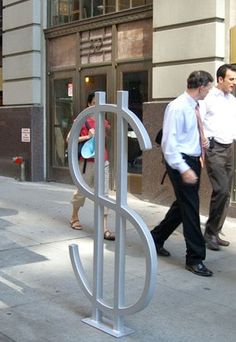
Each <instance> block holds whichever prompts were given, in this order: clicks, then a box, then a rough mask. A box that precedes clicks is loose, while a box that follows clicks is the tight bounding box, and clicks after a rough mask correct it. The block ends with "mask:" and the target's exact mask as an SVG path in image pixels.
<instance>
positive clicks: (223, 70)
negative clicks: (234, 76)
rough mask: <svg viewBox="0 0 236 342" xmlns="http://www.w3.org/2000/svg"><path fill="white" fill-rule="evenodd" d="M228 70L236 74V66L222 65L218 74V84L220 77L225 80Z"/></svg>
mask: <svg viewBox="0 0 236 342" xmlns="http://www.w3.org/2000/svg"><path fill="white" fill-rule="evenodd" d="M227 70H232V71H235V72H236V66H235V65H232V64H223V65H221V66H220V67H219V68H218V70H217V72H216V79H217V82H218V79H219V77H222V78H225V75H226V72H227Z"/></svg>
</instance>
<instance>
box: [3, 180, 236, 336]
mask: <svg viewBox="0 0 236 342" xmlns="http://www.w3.org/2000/svg"><path fill="white" fill-rule="evenodd" d="M73 190H74V186H71V185H65V184H58V183H46V182H45V183H28V182H18V181H16V180H14V179H12V178H6V177H0V194H1V195H0V296H1V297H0V341H1V342H8V341H17V342H55V341H56V342H67V341H70V342H75V341H76V342H77V341H80V342H83V341H86V342H88V341H89V342H90V341H96V342H98V341H104V342H107V341H115V338H114V337H112V336H110V335H107V334H105V333H102V332H100V331H98V330H96V329H94V328H92V327H89V326H88V325H86V324H84V323H83V322H82V321H81V319H83V318H85V317H88V316H90V313H91V305H90V303H89V302H88V300H87V299H86V297H85V296H84V294H83V293H82V291H81V290H80V288H79V286H78V283H77V281H76V278H75V276H74V273H73V271H72V267H71V263H70V259H69V253H68V246H69V245H70V244H72V243H76V244H79V245H80V250H81V253H82V257H83V262H84V265H85V267H86V270H87V274H88V277H91V273H92V272H91V267H92V245H93V244H92V241H93V240H92V232H93V218H92V215H91V212H92V208H93V203H92V202H91V201H87V202H86V205H85V207H84V208H83V209H82V210H81V221H82V223H83V225H84V230H82V231H75V230H72V229H70V228H69V225H68V222H69V217H70V211H71V206H70V199H71V196H72V193H73ZM128 203H129V205H130V206H131V207H132V208H133V209H135V210H136V211H137V212H138V213H139V214H140V215H141V216H142V217H143V219H144V220H145V222H146V223H147V225H148V227H149V228H150V229H151V228H152V227H153V226H154V225H155V224H156V223H158V222H159V221H160V220H161V219H162V218H163V216H164V214H165V212H166V210H167V208H165V207H162V206H159V205H156V204H153V203H150V202H144V201H140V200H139V199H137V198H136V197H135V196H131V195H130V196H129V201H128ZM205 220H206V218H205V217H201V221H202V223H203V225H204V222H205ZM109 225H110V227H111V229H112V230H113V229H114V214H113V213H110V216H109ZM224 233H225V234H226V237H227V238H228V239H229V240H230V241H231V245H230V246H229V247H227V248H222V251H220V252H213V251H207V260H206V265H207V266H208V267H209V268H210V269H212V270H213V271H214V277H212V278H204V277H199V276H196V275H194V274H192V273H190V272H188V271H186V270H185V269H184V259H185V258H184V257H185V243H184V240H183V236H182V233H181V228H180V229H179V230H178V231H176V233H175V234H174V235H173V236H171V237H170V239H169V240H168V241H167V243H166V248H167V249H168V250H170V252H171V254H172V256H171V257H170V258H158V279H157V288H156V291H155V295H154V297H153V299H152V301H151V303H150V304H149V306H148V307H147V308H146V309H144V310H143V311H141V312H139V313H137V314H135V315H132V316H128V317H127V318H126V320H125V321H126V325H127V326H128V327H129V328H131V329H133V330H134V333H133V334H132V335H129V336H126V337H123V338H122V339H121V340H122V341H124V342H129V341H135V342H136V341H143V340H145V341H146V342H149V341H150V342H151V341H153V342H154V341H155V342H156V341H158V342H172V341H174V342H184V341H186V342H187V341H191V342H199V341H201V342H205V341H206V342H210V341H214V342H218V341H220V342H224V341H227V342H231V341H232V342H233V341H235V339H236V299H235V294H236V220H235V219H232V218H228V219H227V222H226V224H225V227H224ZM104 248H105V257H106V261H105V264H104V269H105V276H104V290H105V298H106V299H107V300H108V301H109V300H110V299H111V297H112V284H111V279H112V276H113V262H114V242H110V241H108V242H105V244H104ZM143 256H144V253H143V250H142V244H141V241H140V240H139V236H138V234H137V233H136V232H135V231H134V229H133V227H132V226H129V225H128V231H127V258H126V259H127V269H128V270H129V272H128V274H127V278H126V294H127V300H128V302H130V303H132V302H135V301H136V299H137V298H138V295H139V294H140V291H142V289H143V274H144V269H145V262H144V257H143Z"/></svg>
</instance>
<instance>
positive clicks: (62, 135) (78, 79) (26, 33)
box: [0, 0, 236, 212]
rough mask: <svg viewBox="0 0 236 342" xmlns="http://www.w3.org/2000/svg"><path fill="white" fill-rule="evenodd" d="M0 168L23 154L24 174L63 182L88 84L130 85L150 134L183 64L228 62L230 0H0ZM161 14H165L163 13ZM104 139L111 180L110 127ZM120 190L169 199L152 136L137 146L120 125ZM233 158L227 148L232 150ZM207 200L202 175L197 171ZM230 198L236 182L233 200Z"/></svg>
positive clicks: (231, 58) (5, 171)
mask: <svg viewBox="0 0 236 342" xmlns="http://www.w3.org/2000/svg"><path fill="white" fill-rule="evenodd" d="M2 6H3V12H2V13H3V16H2V17H3V22H2V32H3V39H2V55H3V58H2V93H3V97H2V98H3V100H2V101H3V105H2V107H0V127H1V144H0V174H1V175H7V176H13V177H14V176H16V175H17V172H19V170H18V169H17V166H16V165H14V164H13V163H12V158H13V157H14V156H17V155H22V156H23V157H24V159H25V163H26V178H27V180H32V181H40V180H53V181H61V182H70V181H71V179H70V175H69V170H68V161H67V159H66V154H65V151H66V148H67V145H66V136H67V133H68V131H69V130H70V127H71V125H72V123H73V120H74V118H75V117H76V116H77V114H78V113H79V112H80V111H81V110H82V109H83V108H84V107H85V106H86V97H87V95H88V93H89V92H91V91H96V90H101V91H106V93H107V102H110V103H115V102H116V92H117V90H120V89H124V90H128V91H129V104H130V109H131V110H133V111H134V113H135V114H136V115H137V116H138V117H139V118H140V119H141V120H142V121H143V123H144V125H145V126H146V128H147V130H148V132H149V134H150V136H151V139H152V141H153V142H154V137H155V135H156V132H157V130H158V129H159V128H160V127H161V125H162V119H163V111H164V108H165V106H166V104H167V103H168V102H169V101H170V100H171V99H173V98H175V97H176V96H178V94H179V93H181V92H182V91H183V89H184V88H185V86H186V85H185V82H186V78H187V76H188V74H189V73H190V72H191V71H192V70H194V69H204V70H207V71H209V72H211V73H212V74H213V75H215V72H216V69H217V68H218V66H219V65H220V64H222V63H225V62H232V63H236V56H235V50H236V47H235V45H234V44H235V43H234V42H235V39H234V38H235V27H236V5H235V1H233V0H208V1H204V0H199V1H198V2H196V1H194V0H178V1H175V0H168V1H166V0H153V1H152V0H86V1H85V0H51V1H46V0H21V1H19V0H3V1H2ZM167 14H168V15H167ZM107 117H108V119H109V120H110V122H111V126H112V129H111V134H110V136H109V137H108V147H109V152H110V162H111V187H112V188H115V183H114V179H115V177H114V176H115V170H116V165H115V153H116V146H115V141H114V139H113V136H114V134H113V133H114V132H115V130H116V123H115V120H114V118H113V117H112V116H111V115H110V114H109V113H107ZM127 135H128V136H127V141H128V167H129V170H128V172H129V175H128V177H129V182H128V183H129V190H130V191H131V192H134V193H142V194H143V196H144V197H145V198H147V199H149V200H155V201H159V202H160V203H163V204H166V205H168V204H169V203H170V201H171V200H172V196H173V194H172V190H171V187H170V184H169V182H168V180H166V182H165V183H164V185H160V180H161V177H162V174H163V165H162V164H161V151H160V149H158V148H157V147H156V146H155V144H154V147H153V149H152V150H151V151H149V152H145V153H142V152H141V151H140V149H139V146H138V143H137V138H136V137H135V135H134V132H133V131H132V129H131V128H129V130H128V133H127ZM235 160H236V158H235ZM202 184H203V190H202V195H201V196H202V203H203V207H204V208H205V207H207V203H208V198H209V193H210V185H209V183H208V180H207V177H206V175H205V176H204V177H203V180H202ZM235 201H236V194H235V182H234V187H233V189H232V205H231V209H232V212H234V202H235Z"/></svg>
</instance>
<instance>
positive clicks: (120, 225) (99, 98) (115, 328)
mask: <svg viewBox="0 0 236 342" xmlns="http://www.w3.org/2000/svg"><path fill="white" fill-rule="evenodd" d="M95 99H96V105H95V106H94V107H89V108H87V109H85V110H84V111H82V112H81V113H80V115H78V117H77V119H76V120H75V122H74V124H73V127H72V130H71V134H70V139H69V149H68V151H69V154H68V157H69V167H70V172H71V175H72V178H73V181H74V183H75V185H76V186H77V187H78V188H79V189H80V190H81V191H82V192H83V193H84V194H85V196H86V197H88V198H90V199H91V200H92V201H94V222H95V227H96V230H95V237H94V259H93V288H90V284H89V282H88V280H87V278H86V274H85V271H84V268H83V265H82V262H81V259H80V256H79V250H78V246H77V245H76V244H73V245H70V246H69V251H70V258H71V263H72V267H73V270H74V273H75V276H76V278H77V280H78V282H79V284H80V286H81V288H82V290H83V292H84V294H85V295H86V296H87V298H88V299H89V300H90V301H91V304H92V317H90V318H86V319H84V320H83V321H84V322H85V323H87V324H90V325H91V326H93V327H96V328H98V329H100V330H102V331H104V332H106V333H108V334H110V335H112V336H115V337H121V336H124V335H127V334H130V333H131V332H133V330H131V329H129V328H127V327H125V325H124V316H125V315H128V314H133V313H135V312H138V311H140V310H142V309H143V308H145V307H146V306H147V305H148V303H149V301H150V300H151V298H152V295H153V292H154V289H155V284H156V274H157V257H156V250H155V246H154V242H153V239H152V237H151V235H150V233H149V230H148V228H147V226H146V224H145V223H144V221H143V220H142V218H141V217H140V216H139V215H138V214H137V213H136V212H135V211H134V210H132V209H131V208H129V207H128V205H127V159H128V157H127V128H128V124H129V125H130V126H131V127H132V129H133V130H134V132H135V133H136V135H137V138H138V141H139V144H140V148H141V149H142V150H147V149H150V148H151V147H152V145H151V141H150V138H149V136H148V134H147V131H146V130H145V128H144V126H143V124H142V123H141V121H140V120H139V119H138V117H137V116H136V115H135V114H134V113H133V112H131V111H130V110H129V109H128V92H126V91H118V92H117V105H114V104H106V103H105V93H104V92H97V93H96V94H95ZM105 112H109V113H114V114H116V122H117V134H116V145H117V165H119V167H118V168H117V174H116V185H117V189H116V200H113V199H112V198H110V197H109V196H105V195H104V141H105V133H104V118H105ZM91 114H93V115H95V118H96V144H95V145H96V148H95V156H96V158H95V186H94V192H93V190H92V189H91V188H90V187H89V186H88V185H87V184H86V183H85V181H84V179H83V176H82V174H81V172H80V169H79V165H78V153H77V152H78V150H77V149H78V136H79V132H80V130H81V127H82V124H83V123H84V122H85V120H86V118H87V117H88V116H90V115H91ZM104 207H107V208H110V209H112V210H114V212H115V217H116V218H115V233H116V241H115V244H116V246H115V270H114V297H113V301H114V302H113V306H110V305H108V304H107V303H106V302H105V301H104V299H103V258H104V255H103V213H104ZM126 220H128V221H130V222H131V223H132V225H133V226H134V227H135V229H136V230H137V232H138V234H139V236H140V238H141V241H142V243H143V247H144V252H145V258H146V275H145V283H144V288H143V291H142V294H141V296H140V298H139V299H138V300H137V301H136V303H135V304H133V305H130V306H126V305H125V295H124V294H125V233H126Z"/></svg>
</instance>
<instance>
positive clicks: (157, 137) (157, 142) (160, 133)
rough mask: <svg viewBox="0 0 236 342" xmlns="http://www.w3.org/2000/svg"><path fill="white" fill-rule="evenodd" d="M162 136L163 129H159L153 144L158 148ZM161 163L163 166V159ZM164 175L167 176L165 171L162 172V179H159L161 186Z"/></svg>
mask: <svg viewBox="0 0 236 342" xmlns="http://www.w3.org/2000/svg"><path fill="white" fill-rule="evenodd" d="M162 135H163V129H162V128H161V129H160V130H159V131H158V132H157V135H156V138H155V143H156V144H157V145H158V146H161V141H162ZM162 156H163V155H162ZM162 163H163V164H164V158H162ZM166 175H167V171H166V170H165V172H164V174H163V176H162V179H161V185H163V184H164V181H165V178H166Z"/></svg>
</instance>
